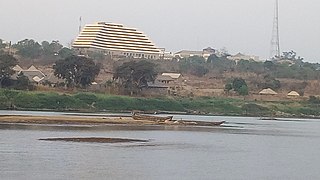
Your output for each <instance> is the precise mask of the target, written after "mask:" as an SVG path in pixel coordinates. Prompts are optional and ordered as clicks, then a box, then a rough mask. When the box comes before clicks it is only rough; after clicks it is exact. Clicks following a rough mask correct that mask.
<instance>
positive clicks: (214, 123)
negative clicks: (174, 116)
mask: <svg viewBox="0 0 320 180" xmlns="http://www.w3.org/2000/svg"><path fill="white" fill-rule="evenodd" d="M188 122H191V123H194V125H196V126H220V125H222V124H223V123H225V122H226V121H214V122H210V121H185V123H188Z"/></svg>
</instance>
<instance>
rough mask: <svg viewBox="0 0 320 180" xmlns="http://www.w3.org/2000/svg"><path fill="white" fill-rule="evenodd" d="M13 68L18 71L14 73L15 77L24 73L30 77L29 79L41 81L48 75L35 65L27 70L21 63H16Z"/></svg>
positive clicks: (36, 81)
mask: <svg viewBox="0 0 320 180" xmlns="http://www.w3.org/2000/svg"><path fill="white" fill-rule="evenodd" d="M13 70H14V71H15V72H16V73H15V74H14V75H13V79H16V78H17V76H18V75H19V74H21V73H22V74H23V75H24V76H26V77H27V78H28V79H29V81H31V82H35V83H39V82H40V81H42V80H43V79H44V78H45V77H46V75H45V74H44V73H43V72H42V71H40V70H39V69H37V68H36V67H34V66H33V65H32V66H30V68H29V69H27V70H24V69H22V68H21V67H20V66H19V65H16V66H15V67H13Z"/></svg>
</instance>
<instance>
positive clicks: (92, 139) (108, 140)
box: [39, 137, 149, 143]
mask: <svg viewBox="0 0 320 180" xmlns="http://www.w3.org/2000/svg"><path fill="white" fill-rule="evenodd" d="M39 140H41V141H66V142H89V143H131V142H149V141H148V140H141V139H124V138H97V137H89V138H74V137H73V138H46V139H39Z"/></svg>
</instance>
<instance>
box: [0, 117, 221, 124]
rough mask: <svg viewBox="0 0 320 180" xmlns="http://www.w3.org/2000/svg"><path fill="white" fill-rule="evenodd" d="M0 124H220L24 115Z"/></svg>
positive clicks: (5, 119) (1, 118) (3, 120)
mask: <svg viewBox="0 0 320 180" xmlns="http://www.w3.org/2000/svg"><path fill="white" fill-rule="evenodd" d="M0 123H12V124H22V123H23V124H59V125H64V124H65V125H68V124H73V125H108V124H109V125H139V126H143V125H145V126H147V125H149V126H150V125H160V126H207V127H210V126H220V125H221V124H222V123H224V121H221V122H203V121H183V120H179V121H176V120H172V121H154V120H134V119H133V118H132V117H114V116H110V117H98V116H70V115H65V116H25V115H0Z"/></svg>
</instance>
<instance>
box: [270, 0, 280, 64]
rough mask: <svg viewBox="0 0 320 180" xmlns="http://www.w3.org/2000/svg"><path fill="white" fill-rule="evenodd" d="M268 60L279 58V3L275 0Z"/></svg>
mask: <svg viewBox="0 0 320 180" xmlns="http://www.w3.org/2000/svg"><path fill="white" fill-rule="evenodd" d="M270 58H271V59H277V58H280V35H279V1H278V0H276V6H275V15H274V19H273V29H272V39H271V48H270Z"/></svg>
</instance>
